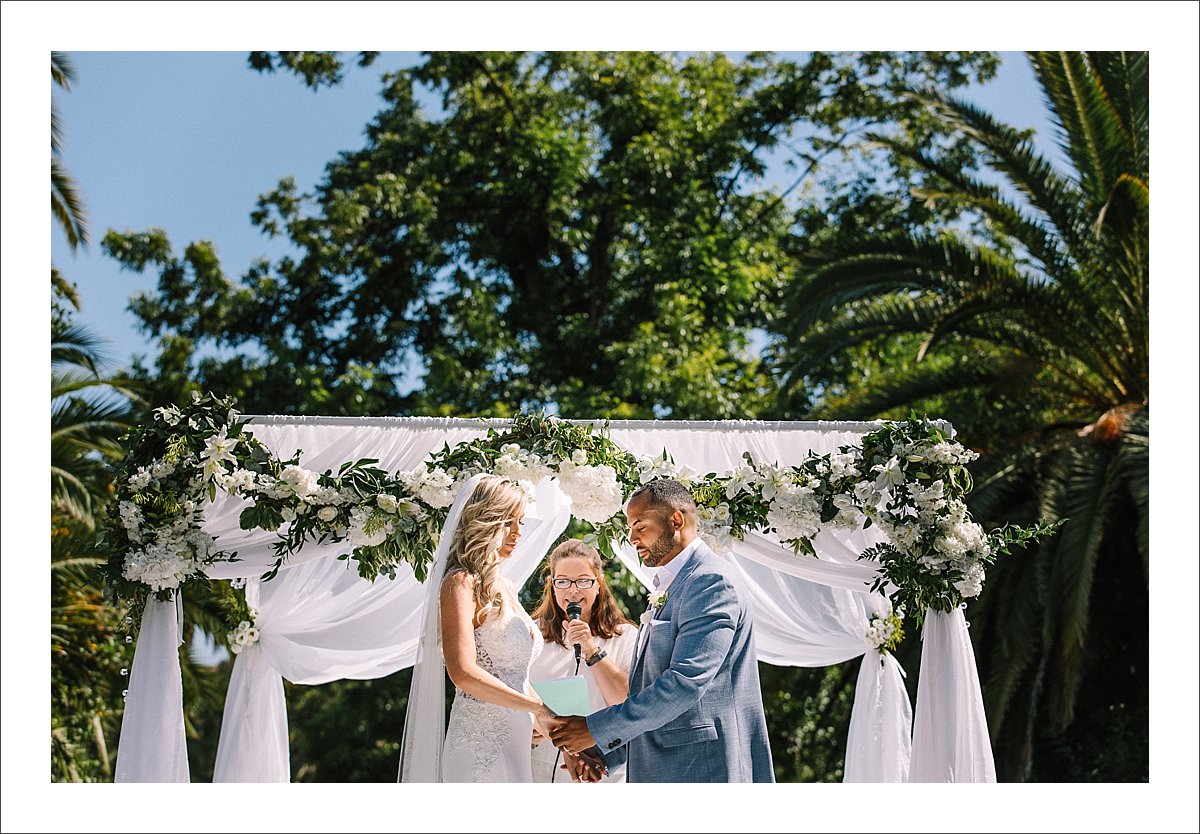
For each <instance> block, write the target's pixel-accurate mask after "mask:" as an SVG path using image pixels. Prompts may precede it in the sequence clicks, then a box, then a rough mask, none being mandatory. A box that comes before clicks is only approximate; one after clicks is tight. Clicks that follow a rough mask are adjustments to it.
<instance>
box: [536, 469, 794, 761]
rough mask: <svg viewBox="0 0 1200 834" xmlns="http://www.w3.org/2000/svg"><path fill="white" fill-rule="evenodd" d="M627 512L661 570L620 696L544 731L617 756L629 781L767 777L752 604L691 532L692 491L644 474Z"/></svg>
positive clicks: (645, 553)
mask: <svg viewBox="0 0 1200 834" xmlns="http://www.w3.org/2000/svg"><path fill="white" fill-rule="evenodd" d="M625 515H626V518H627V519H628V523H629V541H630V542H631V543H632V544H633V546H634V547H636V548H637V551H638V555H639V556H640V557H641V560H642V562H643V564H645V565H646V566H647V567H652V568H658V569H659V570H658V571H657V573H656V579H657V580H658V588H657V597H658V600H657V601H658V603H659V604H658V605H654V606H653V607H652V608H651V609H650V612H651V613H652V618H651V619H650V621H649V622H645V623H643V625H642V629H641V632H640V633H639V635H638V644H637V648H636V650H635V653H634V658H633V664H632V667H631V668H630V671H629V697H628V698H627V699H626V700H625V701H624V703H621V704H617V705H616V706H612V707H608V708H606V709H602V710H599V711H598V712H594V713H592V714H591V715H589V716H586V717H583V716H566V717H562V718H559V719H557V720H556V721H555V722H554V724H553V725H552V726H551V728H550V739H551V741H553V742H554V743H555V744H556V745H557V746H559V747H561V748H563V749H564V750H566V751H568V753H579V752H581V751H588V753H590V754H591V755H593V756H594V755H595V754H597V753H598V754H599V755H600V756H601V757H603V760H604V764H605V765H606V766H615V765H617V764H619V763H620V762H621V761H627V762H628V766H627V768H626V774H627V777H626V778H627V779H628V781H630V782H773V781H775V777H774V772H773V770H772V767H771V749H770V746H769V744H768V741H767V723H766V719H765V717H764V715H763V706H762V690H761V689H760V686H759V682H758V658H757V655H756V652H755V649H754V627H753V624H752V621H751V617H750V612H749V610H748V609H747V608H746V605H745V603H744V602H743V600H742V599H741V598H740V596H739V595H738V592H737V588H736V586H735V584H734V583H733V581H732V580H731V578H730V570H729V564H728V562H727V560H725V559H724V558H723V557H721V556H718V555H716V554H715V553H713V552H712V550H710V549H709V548H708V547H707V546H706V545H705V544H704V542H702V541H701V540H700V539H699V537H698V536H697V534H696V502H695V501H694V500H693V499H692V496H691V493H689V492H688V490H687V487H685V486H683V484H681V483H679V482H678V481H672V480H667V479H660V480H655V481H651V482H650V483H648V484H645V485H644V486H642V487H641V488H640V489H638V490H637V491H636V492H635V493H634V494H633V495H632V496H631V497H630V499H629V503H628V504H627V505H626V510H625ZM664 592H665V593H664ZM593 748H594V749H593ZM584 758H585V759H586V758H587V755H585V757H584Z"/></svg>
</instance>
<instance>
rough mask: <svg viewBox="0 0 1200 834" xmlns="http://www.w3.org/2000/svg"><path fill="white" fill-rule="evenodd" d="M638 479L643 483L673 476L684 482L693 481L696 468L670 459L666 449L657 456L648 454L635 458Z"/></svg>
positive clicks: (695, 475)
mask: <svg viewBox="0 0 1200 834" xmlns="http://www.w3.org/2000/svg"><path fill="white" fill-rule="evenodd" d="M637 466H638V480H639V481H641V482H642V483H643V484H646V483H649V482H650V481H653V480H654V479H655V478H674V479H675V480H677V481H680V482H682V483H685V484H690V483H693V482H694V481H695V480H696V477H697V474H696V470H694V469H692V468H691V467H688V466H682V465H678V464H676V463H675V461H673V460H671V458H670V456H668V455H667V452H666V450H665V449H664V450H663V453H662V454H661V455H659V456H658V457H651V456H650V455H642V456H641V457H639V458H638V460H637Z"/></svg>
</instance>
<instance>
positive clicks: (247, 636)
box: [229, 611, 259, 654]
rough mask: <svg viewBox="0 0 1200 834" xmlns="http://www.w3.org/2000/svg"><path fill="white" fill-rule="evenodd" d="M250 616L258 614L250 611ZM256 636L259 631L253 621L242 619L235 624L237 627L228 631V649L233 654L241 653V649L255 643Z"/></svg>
mask: <svg viewBox="0 0 1200 834" xmlns="http://www.w3.org/2000/svg"><path fill="white" fill-rule="evenodd" d="M250 616H251V617H252V618H257V616H258V614H257V612H255V611H251V612H250ZM258 638H259V632H258V628H257V627H256V626H255V624H254V622H252V621H251V620H242V621H241V622H240V623H238V624H237V628H235V629H234V630H233V631H231V632H229V651H231V652H233V653H234V654H241V652H242V649H244V648H247V647H248V646H253V645H254V644H255V643H257V642H258Z"/></svg>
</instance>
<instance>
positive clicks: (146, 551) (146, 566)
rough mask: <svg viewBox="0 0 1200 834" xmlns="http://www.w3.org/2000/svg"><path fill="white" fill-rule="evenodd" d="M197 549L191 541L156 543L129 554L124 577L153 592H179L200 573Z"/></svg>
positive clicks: (123, 570) (126, 559) (123, 568)
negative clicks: (189, 579)
mask: <svg viewBox="0 0 1200 834" xmlns="http://www.w3.org/2000/svg"><path fill="white" fill-rule="evenodd" d="M196 532H197V533H199V534H200V535H201V536H203V535H204V534H203V533H201V532H200V531H196ZM209 541H210V542H211V539H209ZM193 547H194V546H193V544H192V542H191V541H189V540H187V539H185V540H181V541H178V542H175V543H173V544H166V543H162V542H153V543H151V544H149V545H147V546H146V547H144V548H142V549H141V550H133V551H130V552H129V553H127V554H126V556H125V564H124V565H123V567H122V569H121V573H122V574H123V575H124V576H125V578H126V579H128V580H129V581H130V582H141V583H144V584H145V585H148V586H149V587H150V590H151V591H164V590H168V589H171V588H178V587H179V585H180V583H181V582H183V581H184V580H185V579H187V578H188V577H189V576H191V575H192V574H193V573H195V572H196V559H195V557H194V554H195V550H194V549H193Z"/></svg>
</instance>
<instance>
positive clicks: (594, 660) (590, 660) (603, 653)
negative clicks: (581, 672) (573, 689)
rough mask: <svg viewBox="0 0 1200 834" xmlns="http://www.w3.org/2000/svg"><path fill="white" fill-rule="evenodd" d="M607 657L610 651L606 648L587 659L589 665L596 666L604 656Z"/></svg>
mask: <svg viewBox="0 0 1200 834" xmlns="http://www.w3.org/2000/svg"><path fill="white" fill-rule="evenodd" d="M606 657H608V652H606V651H605V650H604V649H601V650H600V651H598V652H596V653H595V654H594V655H592V656H591V657H589V658H588V659H587V665H588V666H595V665H596V664H597V663H599V662H600V661H601V660H604V658H606Z"/></svg>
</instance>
